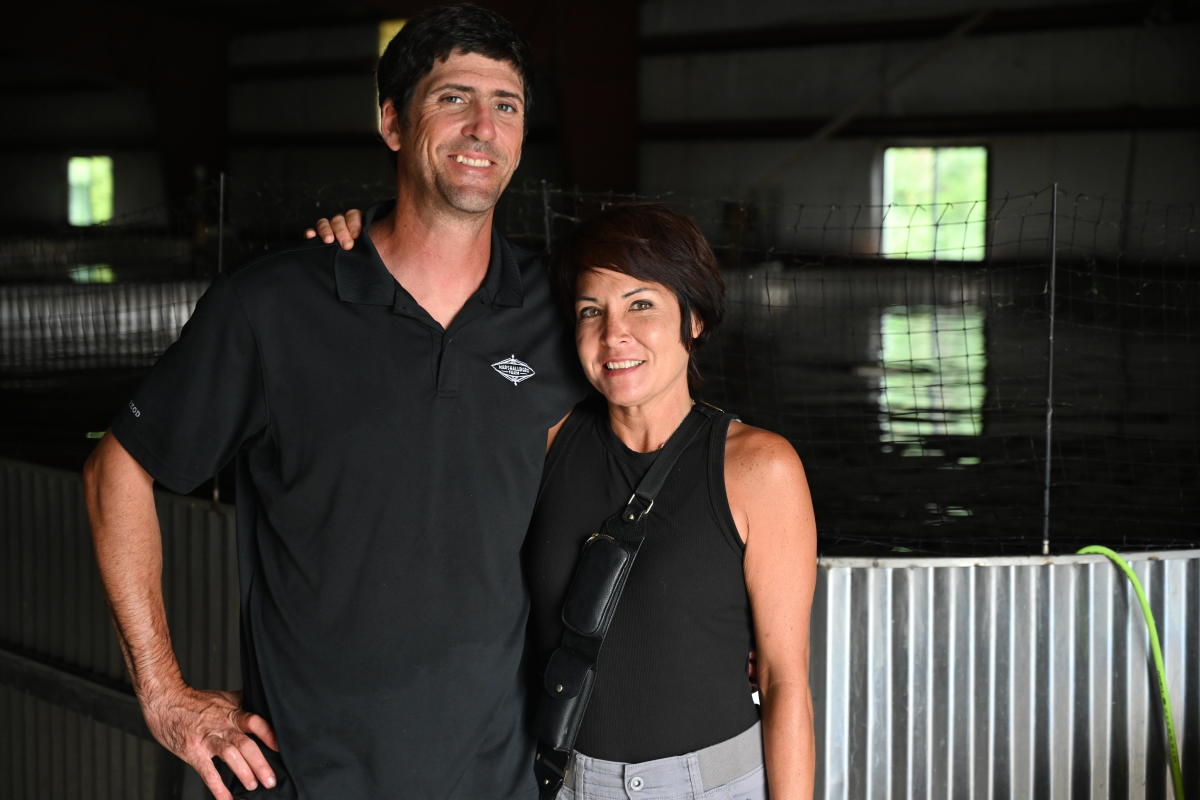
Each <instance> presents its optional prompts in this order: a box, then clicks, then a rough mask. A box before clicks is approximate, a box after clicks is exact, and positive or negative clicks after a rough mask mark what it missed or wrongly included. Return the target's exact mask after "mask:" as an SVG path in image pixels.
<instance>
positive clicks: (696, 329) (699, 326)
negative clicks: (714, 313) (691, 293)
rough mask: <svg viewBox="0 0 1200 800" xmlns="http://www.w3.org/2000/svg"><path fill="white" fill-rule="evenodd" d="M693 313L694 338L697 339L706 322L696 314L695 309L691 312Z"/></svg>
mask: <svg viewBox="0 0 1200 800" xmlns="http://www.w3.org/2000/svg"><path fill="white" fill-rule="evenodd" d="M691 314H692V338H693V339H695V338H696V337H698V336H699V335H700V334H701V333H702V332H703V331H704V323H703V322H701V321H700V318H699V317H698V316H696V312H695V311H693V312H691Z"/></svg>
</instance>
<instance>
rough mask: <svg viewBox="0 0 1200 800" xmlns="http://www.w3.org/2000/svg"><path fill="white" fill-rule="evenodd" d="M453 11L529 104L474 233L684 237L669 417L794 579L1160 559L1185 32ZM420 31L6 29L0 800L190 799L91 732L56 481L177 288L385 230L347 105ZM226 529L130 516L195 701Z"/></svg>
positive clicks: (1173, 392) (876, 1) (984, 10)
mask: <svg viewBox="0 0 1200 800" xmlns="http://www.w3.org/2000/svg"><path fill="white" fill-rule="evenodd" d="M482 4H483V5H486V6H487V7H489V8H493V9H495V10H496V11H498V12H500V13H501V14H503V15H505V16H506V17H508V18H509V19H510V20H512V21H513V22H514V24H515V25H516V26H517V28H518V29H519V30H520V31H521V32H522V33H523V34H524V35H525V36H526V37H527V39H528V40H529V42H530V43H531V45H532V48H533V51H534V55H535V62H536V63H535V68H536V79H535V83H534V97H535V101H534V104H533V106H532V112H531V117H530V120H529V124H528V131H527V136H526V140H525V145H524V155H523V159H522V162H521V165H520V167H519V169H518V171H517V173H516V176H515V178H514V179H513V182H512V184H511V185H510V188H509V190H508V192H507V193H506V195H505V197H504V199H503V200H502V201H501V205H500V207H499V210H498V214H497V220H498V225H499V226H500V227H501V228H502V229H503V230H504V231H505V232H506V233H507V234H508V235H509V236H510V237H511V238H512V239H514V240H515V241H518V242H520V243H522V244H524V245H526V246H528V247H531V248H534V249H544V250H546V251H550V250H552V249H553V245H554V242H555V240H556V239H557V238H558V237H559V236H561V234H562V233H563V232H564V231H567V230H569V228H570V226H571V225H572V224H573V223H574V222H575V221H577V220H578V219H579V218H580V217H582V216H584V215H586V214H587V213H588V212H589V211H590V210H594V209H596V208H598V207H600V206H602V205H603V204H604V203H606V202H612V201H614V200H619V199H627V198H645V199H656V200H660V201H662V202H665V203H667V204H669V205H672V206H673V207H676V208H678V209H681V210H684V211H686V212H687V213H689V214H690V215H691V216H692V217H693V218H695V219H696V220H697V221H698V222H699V223H700V225H701V227H702V228H703V230H704V231H705V233H706V235H707V236H708V237H709V239H710V241H711V242H712V244H713V245H714V247H715V249H716V250H717V253H718V256H719V258H720V259H721V262H722V266H723V269H724V276H725V281H726V283H727V286H728V289H729V308H728V312H727V317H726V321H725V323H724V327H723V328H722V330H721V332H720V334H719V336H718V337H717V338H716V339H715V340H714V341H713V342H712V343H711V344H710V345H709V347H708V348H707V350H706V351H705V352H704V353H703V356H702V366H703V372H704V375H705V385H704V389H703V394H704V396H705V397H706V399H708V400H710V401H711V402H713V403H715V404H717V405H719V406H722V407H726V408H729V409H730V410H733V411H736V412H738V413H739V414H740V415H741V416H742V417H743V418H744V419H745V420H746V421H747V422H750V423H754V424H759V425H761V426H763V427H767V428H770V429H772V430H776V431H779V432H780V433H782V434H784V435H785V436H786V437H787V438H788V439H790V440H791V441H792V443H793V444H794V445H795V446H796V449H797V450H798V452H799V453H800V455H801V457H802V458H803V460H804V462H805V466H806V470H807V472H808V477H809V480H810V482H811V486H812V492H813V497H814V501H815V505H816V513H817V520H818V530H819V535H820V539H819V541H820V554H821V555H822V556H823V557H841V556H847V557H859V556H862V557H868V558H882V557H909V556H914V557H917V556H931V557H933V556H951V557H964V558H976V557H980V558H983V557H993V556H1003V557H1008V556H1038V555H1043V554H1044V555H1064V554H1071V553H1074V552H1075V551H1076V550H1078V549H1079V548H1080V547H1082V546H1084V545H1087V544H1103V545H1107V546H1109V547H1113V548H1115V549H1120V550H1124V551H1184V550H1191V549H1196V548H1200V122H1198V120H1200V10H1198V9H1197V6H1196V5H1195V4H1194V3H1192V2H1187V1H1186V0H1139V1H1135V2H1124V1H1118V2H1103V3H1099V2H1083V1H1079V0H1011V1H1010V2H1003V3H985V2H981V1H980V0H930V2H928V3H923V4H919V5H910V4H897V3H892V2H883V1H882V0H847V1H846V2H841V3H825V2H822V3H818V2H809V3H796V2H789V1H788V0H755V2H748V3H737V2H733V1H732V0H642V2H633V0H612V2H607V3H595V2H593V3H553V2H521V1H520V0H482ZM425 5H426V4H423V3H410V2H399V1H392V2H388V1H387V0H370V1H366V0H352V1H351V2H347V3H342V4H339V5H335V6H330V5H316V4H296V3H290V4H285V3H277V2H247V3H236V4H235V3H219V2H185V3H175V4H99V3H93V4H74V3H67V4H58V5H54V6H41V7H36V8H30V9H26V10H25V12H24V13H25V15H26V17H25V20H24V21H23V23H22V24H20V25H15V24H13V25H8V26H6V30H5V33H4V34H3V36H4V46H3V49H2V50H0V61H2V63H3V66H4V69H3V70H0V97H2V98H3V104H4V106H5V108H6V114H5V117H6V121H5V124H4V125H3V126H0V175H3V176H4V187H3V191H0V420H2V421H0V504H2V505H3V509H0V526H2V527H3V531H2V533H3V547H4V549H3V551H0V552H2V553H3V556H2V557H0V561H2V562H3V567H2V569H0V576H2V578H0V584H2V585H3V586H4V589H3V592H4V594H3V598H4V601H3V607H4V609H5V610H4V611H3V612H0V715H2V716H3V717H4V722H3V727H0V730H4V731H5V736H4V738H3V739H2V741H15V740H19V739H21V740H29V741H26V745H25V746H23V747H19V748H18V747H15V746H7V745H6V746H4V747H2V748H0V750H3V751H4V755H0V798H8V797H11V798H14V799H15V798H32V797H53V798H76V797H79V798H85V797H97V798H99V797H112V798H118V797H120V798H134V797H137V798H142V797H145V798H167V797H179V796H183V797H200V796H202V795H201V794H199V793H198V792H200V791H201V789H200V788H199V787H197V786H196V785H195V784H194V783H193V782H192V781H193V779H194V776H189V777H185V775H184V773H183V771H182V768H181V767H180V766H179V765H178V764H176V763H174V762H172V761H170V760H169V758H167V757H165V756H163V755H162V754H161V752H160V751H159V750H158V749H157V748H156V746H155V745H154V744H153V742H152V741H150V740H148V739H147V738H146V737H147V736H148V734H147V733H146V731H145V727H144V725H143V724H142V723H141V719H140V716H139V715H138V713H137V709H136V704H132V700H131V695H130V694H129V689H128V683H127V680H126V678H125V677H124V672H123V667H122V665H121V661H120V656H119V653H118V651H117V650H116V646H115V644H114V643H113V642H112V641H111V634H110V633H109V631H108V627H107V625H108V623H107V615H106V612H105V609H104V607H103V603H102V600H101V597H102V595H101V594H100V592H99V588H98V583H97V578H96V576H95V567H94V565H93V564H92V562H91V555H90V549H89V545H88V537H87V531H86V524H85V521H84V517H83V513H84V512H83V510H82V503H81V500H80V499H79V497H78V473H79V470H80V467H81V464H82V463H83V460H84V459H85V458H86V456H87V454H88V453H89V452H90V450H91V448H92V447H93V446H94V444H95V442H96V440H97V438H98V437H99V436H100V435H101V434H102V432H103V431H104V430H105V429H106V428H107V426H108V421H109V420H110V419H111V418H112V416H113V414H114V413H115V412H116V410H117V409H118V408H120V407H121V406H123V405H124V403H125V402H126V401H127V399H128V393H129V392H130V390H131V389H132V387H133V386H135V385H136V383H137V381H138V380H139V378H140V377H141V376H142V375H144V374H145V372H146V370H147V369H148V368H149V366H150V365H151V364H153V362H154V360H155V359H156V358H157V357H158V356H159V355H160V354H161V353H162V352H163V350H165V349H166V347H167V346H168V345H169V344H170V343H171V342H172V341H173V340H174V338H175V337H176V336H177V335H178V332H179V329H180V327H181V326H182V325H183V324H184V322H185V321H186V320H187V318H188V316H189V314H190V313H191V310H192V308H193V306H194V305H195V302H196V300H197V298H198V297H199V296H200V294H202V293H203V291H204V289H205V288H206V287H207V286H208V284H209V283H210V282H211V281H212V279H213V278H214V277H215V276H216V275H218V274H219V273H222V272H228V271H233V270H237V269H239V268H240V267H241V266H242V265H244V264H246V263H247V262H249V261H252V260H253V259H254V258H256V257H258V256H260V255H262V254H264V253H267V252H270V251H271V250H272V249H274V248H278V247H281V246H287V245H290V244H292V243H294V242H297V241H299V240H300V239H301V238H302V237H303V231H304V229H305V228H306V227H307V226H309V225H310V224H312V223H313V221H314V220H315V219H317V218H318V217H321V216H326V215H329V214H331V213H335V212H337V211H339V210H342V209H345V208H351V207H364V206H366V205H368V204H371V203H373V202H377V201H379V200H383V199H386V198H388V197H389V196H391V193H392V191H393V190H392V182H393V175H392V172H391V166H390V162H389V159H388V153H387V151H386V149H385V148H384V147H383V146H382V145H381V144H380V140H379V134H378V131H377V116H376V115H377V111H378V107H377V105H376V100H375V89H374V81H373V69H374V65H375V61H376V59H377V58H378V55H379V53H380V49H381V44H382V43H386V40H387V38H389V37H390V35H391V33H392V32H394V31H395V30H396V29H397V27H396V26H397V25H398V23H400V22H401V21H402V20H404V19H405V18H406V17H408V16H410V15H411V14H412V13H414V12H415V11H417V10H419V9H421V8H423V7H424V6H425ZM232 495H233V480H232V475H231V474H225V472H222V473H221V474H218V475H214V476H213V480H212V481H211V482H210V483H208V484H206V485H205V486H204V487H202V488H201V489H200V490H198V491H197V492H196V493H195V494H194V495H193V496H192V497H190V498H175V499H174V500H171V501H170V502H173V503H175V504H176V505H174V506H171V508H172V509H173V511H172V512H171V513H173V514H175V524H177V525H179V526H182V528H186V529H187V530H188V531H190V532H191V533H192V534H193V535H191V536H190V538H187V539H186V540H181V541H180V542H179V543H177V544H176V545H169V546H171V547H174V548H176V550H175V551H174V552H173V555H172V558H173V559H175V560H170V559H169V565H168V582H170V581H171V580H172V575H175V573H173V572H172V570H178V571H179V572H178V574H177V575H175V577H176V578H177V579H178V582H179V585H180V586H181V587H183V586H185V585H186V587H188V588H186V590H185V589H184V588H180V589H179V590H178V592H179V593H180V595H179V596H178V597H177V598H176V599H177V600H178V602H179V603H180V605H181V607H182V606H189V607H192V608H194V609H203V614H201V612H200V611H195V612H194V613H196V614H197V615H200V616H203V618H204V620H207V621H204V620H201V619H200V616H197V618H196V619H195V620H191V621H188V620H187V619H183V618H181V619H182V621H181V622H180V623H179V624H180V626H181V630H182V633H181V634H180V635H179V636H178V643H179V646H180V648H181V650H182V651H183V654H182V656H181V658H182V659H183V660H184V661H185V662H186V664H187V668H188V669H189V670H191V671H192V672H193V674H195V675H199V676H202V679H203V680H207V681H209V682H211V683H213V684H219V683H225V684H233V683H236V681H237V672H236V670H237V660H236V648H237V626H236V625H237V605H236V598H235V599H233V600H231V599H230V597H229V594H230V593H231V592H234V590H235V588H236V585H237V584H236V580H237V579H236V572H235V568H234V567H233V566H232V563H231V562H232V558H233V555H232V552H233V551H232V543H231V540H230V539H229V533H230V530H231V526H232V513H233V512H232V510H231V507H230V506H229V503H231V502H232V501H233V500H234V499H235V498H234V497H233V496H232ZM47 530H53V531H57V532H58V533H57V534H55V535H54V536H50V535H48V534H46V533H45V532H46V531H47ZM204 531H211V532H214V535H213V536H212V537H208V538H204V537H201V536H199V535H198V534H199V533H202V532H204ZM218 531H219V532H220V533H221V535H220V536H217V535H215V532H218ZM1193 566H1195V562H1193ZM1192 572H1193V573H1196V570H1194V569H1193V570H1192ZM189 574H190V575H191V577H190V578H189V577H187V575H189ZM201 574H202V579H198V578H197V576H198V575H201ZM1189 574H1190V573H1189ZM1189 580H1190V581H1191V584H1190V585H1191V586H1192V587H1193V590H1194V587H1195V586H1197V585H1200V573H1196V574H1195V575H1191V577H1190V578H1189ZM1195 602H1196V601H1195V597H1194V593H1193V595H1192V599H1191V603H1192V604H1193V605H1194V604H1195ZM176 613H179V614H183V615H184V616H185V617H186V614H185V612H184V611H179V612H176V611H175V610H174V609H172V614H176ZM206 626H207V627H206ZM206 630H212V631H217V630H219V631H220V636H223V637H226V644H231V647H230V648H229V649H230V650H232V651H233V653H234V655H233V657H232V660H231V659H230V658H229V657H228V654H227V653H225V652H221V653H220V654H214V653H213V652H212V650H211V647H210V645H211V639H212V637H211V636H206V635H205V633H204V631H206ZM189 637H191V638H189ZM1195 639H1196V636H1194V635H1193V636H1192V637H1191V638H1190V639H1189V640H1188V641H1189V642H1190V645H1189V647H1190V652H1193V653H1194V652H1197V651H1200V644H1198V643H1197V642H1196V641H1194V640H1195ZM1193 658H1195V656H1193ZM1193 678H1194V676H1193ZM197 679H198V680H199V679H200V678H197ZM1192 683H1193V684H1194V683H1195V680H1194V679H1193V681H1192ZM1197 693H1200V687H1194V688H1193V690H1192V692H1190V693H1189V696H1190V697H1192V698H1194V697H1196V696H1197ZM1192 702H1193V703H1194V700H1193V701H1192ZM76 717H80V718H86V719H87V722H86V724H83V723H79V722H77V721H76ZM1190 719H1191V720H1192V722H1191V725H1192V730H1193V733H1192V734H1191V736H1192V738H1191V740H1190V744H1188V745H1187V747H1190V748H1191V749H1190V752H1191V753H1193V754H1196V753H1200V740H1198V738H1197V737H1196V734H1195V731H1196V730H1200V720H1198V719H1197V714H1196V713H1195V712H1194V708H1193V713H1192V714H1191V715H1190ZM105 731H111V732H113V733H111V735H110V734H109V733H105ZM39 737H40V738H39ZM1196 763H1200V758H1193V759H1192V766H1190V767H1189V769H1190V770H1191V772H1190V775H1191V776H1192V778H1191V785H1195V784H1197V783H1200V776H1198V775H1197V772H1196V766H1195V764H1196ZM1154 785H1155V784H1152V788H1153V786H1154ZM1160 788H1161V787H1160ZM829 791H831V792H832V790H831V789H830V790H829ZM1193 791H1194V790H1193ZM828 796H837V795H835V794H829V795H828ZM946 796H950V795H946ZM963 796H965V795H963ZM972 796H974V795H972ZM980 796H982V795H980ZM1012 796H1020V795H1018V794H1014V795H1012ZM1038 796H1047V797H1049V796H1059V795H1057V794H1055V793H1054V792H1051V791H1049V790H1047V792H1046V793H1039V794H1038ZM1077 796H1101V795H1099V794H1095V795H1077ZM1103 796H1106V797H1107V796H1109V795H1107V794H1105V795H1103ZM1112 796H1113V797H1116V796H1118V795H1116V794H1113V795H1112ZM1130 796H1133V795H1130ZM1137 796H1139V797H1140V796H1142V795H1137ZM1145 796H1147V797H1150V796H1154V795H1152V794H1146V795H1145ZM1161 796H1166V795H1165V794H1163V795H1161Z"/></svg>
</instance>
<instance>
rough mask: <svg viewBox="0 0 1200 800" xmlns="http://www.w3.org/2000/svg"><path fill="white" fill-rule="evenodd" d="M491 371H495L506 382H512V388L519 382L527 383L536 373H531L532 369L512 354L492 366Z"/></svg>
mask: <svg viewBox="0 0 1200 800" xmlns="http://www.w3.org/2000/svg"><path fill="white" fill-rule="evenodd" d="M492 369H494V370H496V374H497V375H499V376H500V377H501V378H504V379H505V380H506V381H512V384H513V386H516V385H517V384H518V383H520V382H521V381H527V380H529V379H530V378H532V377H533V376H534V375H536V374H537V373H536V372H534V371H533V367H531V366H529V365H528V364H526V363H525V362H524V361H522V360H521V359H519V358H517V356H516V355H515V354H514V355H512V356H509V357H508V358H506V359H504V360H503V361H497V362H496V363H495V364H492Z"/></svg>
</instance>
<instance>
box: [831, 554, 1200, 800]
mask: <svg viewBox="0 0 1200 800" xmlns="http://www.w3.org/2000/svg"><path fill="white" fill-rule="evenodd" d="M1130 560H1131V561H1132V563H1133V566H1134V571H1135V572H1136V573H1137V575H1138V577H1139V579H1140V580H1141V581H1142V583H1143V585H1144V587H1145V589H1146V593H1147V595H1148V597H1149V598H1150V602H1151V606H1152V608H1153V609H1154V614H1155V617H1156V619H1157V624H1158V628H1159V633H1160V636H1161V638H1162V647H1163V656H1164V659H1165V663H1166V667H1167V674H1168V681H1169V686H1170V688H1171V692H1172V705H1173V714H1174V716H1175V723H1176V726H1177V732H1178V734H1179V736H1180V742H1181V747H1182V750H1183V752H1184V763H1185V769H1186V770H1187V771H1188V772H1189V773H1190V774H1188V775H1186V777H1188V778H1190V780H1189V781H1187V782H1186V784H1185V785H1189V786H1191V787H1195V788H1193V789H1191V791H1193V792H1195V791H1198V790H1200V776H1198V775H1197V765H1198V764H1200V552H1198V551H1188V552H1172V553H1157V554H1141V555H1137V556H1132V557H1131V558H1130ZM812 637H813V654H812V657H813V664H812V669H811V673H812V680H813V691H814V695H815V698H816V700H817V702H816V719H817V728H818V737H817V738H818V770H817V772H818V787H819V792H818V795H819V796H821V797H828V798H842V797H850V798H859V797H863V798H922V799H925V798H932V799H936V798H955V799H956V800H957V799H958V798H1068V797H1070V798H1077V797H1084V798H1113V799H1114V800H1115V799H1116V798H1139V799H1140V798H1146V799H1147V800H1160V798H1167V797H1170V796H1171V789H1170V778H1169V773H1168V767H1167V761H1166V744H1165V735H1164V733H1163V727H1162V722H1161V717H1162V714H1161V711H1160V709H1159V706H1158V705H1157V703H1158V700H1157V697H1158V693H1157V688H1156V683H1155V680H1154V678H1153V674H1152V673H1151V671H1150V668H1151V666H1152V665H1151V655H1150V648H1149V644H1148V640H1147V636H1146V630H1145V624H1144V623H1143V621H1142V614H1141V610H1140V607H1139V606H1138V605H1137V600H1136V597H1135V595H1134V593H1133V590H1132V588H1130V587H1129V586H1128V584H1127V582H1126V580H1125V578H1124V576H1123V575H1121V574H1120V573H1119V572H1118V571H1117V569H1115V568H1114V567H1113V566H1112V565H1110V564H1109V563H1108V562H1107V561H1106V560H1104V559H1102V558H1099V557H1078V556H1075V557H1071V556H1068V557H1056V558H1040V557H1039V558H991V559H914V560H896V559H887V560H871V559H827V560H824V561H823V562H822V563H821V567H820V578H819V584H818V590H817V598H816V604H815V607H814V612H813V632H812Z"/></svg>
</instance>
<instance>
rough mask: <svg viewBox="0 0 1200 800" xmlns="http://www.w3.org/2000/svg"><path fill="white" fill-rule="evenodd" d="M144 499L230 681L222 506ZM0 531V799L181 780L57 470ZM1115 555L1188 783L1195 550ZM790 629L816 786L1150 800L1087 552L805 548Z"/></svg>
mask: <svg viewBox="0 0 1200 800" xmlns="http://www.w3.org/2000/svg"><path fill="white" fill-rule="evenodd" d="M158 501H159V509H160V520H161V522H162V525H163V530H164V534H165V536H164V538H165V553H164V559H165V572H166V574H165V578H164V583H165V585H166V590H167V601H168V610H169V614H170V619H171V625H172V632H173V635H174V639H175V646H176V650H177V651H178V653H179V656H180V660H181V663H182V664H183V669H184V675H185V677H187V678H188V680H190V681H191V682H193V683H194V684H196V685H199V686H204V687H236V686H238V685H240V679H239V676H238V666H237V664H238V624H237V575H236V568H235V563H234V562H235V547H234V536H233V524H234V523H233V511H232V509H231V508H230V507H228V506H222V505H214V504H212V503H209V502H205V501H201V500H194V499H191V498H181V497H177V496H173V495H169V494H165V493H160V494H159V495H158ZM0 526H2V528H0V537H2V538H0V557H2V558H0V593H2V594H0V720H2V722H0V741H3V743H4V746H3V747H0V797H3V798H14V800H17V799H20V800H26V799H28V800H32V798H39V800H40V798H43V797H55V798H60V797H61V798H76V797H78V798H114V800H115V799H116V798H121V799H122V800H126V799H127V798H131V799H137V800H140V799H141V798H146V799H147V800H150V798H166V797H168V796H173V794H174V793H175V792H178V791H179V788H180V780H181V778H182V777H183V775H184V774H185V771H184V770H183V769H181V767H180V765H179V762H176V761H174V759H171V758H169V757H167V756H165V755H164V751H161V750H160V749H159V748H157V746H156V745H154V744H152V743H151V742H149V741H147V739H146V737H148V733H147V732H146V730H145V727H144V724H142V723H141V721H140V716H139V714H138V712H137V709H136V706H135V704H134V703H133V700H132V697H130V696H129V694H128V690H127V689H125V688H123V687H124V683H123V666H122V664H121V659H120V654H119V651H118V650H117V647H116V643H115V640H114V638H113V635H112V632H111V629H110V628H109V624H108V618H107V611H106V609H105V606H104V600H103V595H102V593H101V591H100V587H99V577H98V575H97V572H96V568H95V565H94V562H93V558H92V551H91V543H90V538H89V536H88V532H87V526H86V520H85V516H84V511H83V503H82V493H81V487H80V479H79V475H78V474H76V473H71V472H66V471H61V470H53V469H48V468H45V467H40V466H33V465H29V464H23V463H19V462H15V461H9V460H2V459H0ZM1131 561H1132V562H1133V564H1134V569H1135V571H1136V572H1137V574H1138V575H1139V577H1140V578H1141V580H1142V582H1143V584H1144V585H1145V587H1146V591H1147V594H1148V596H1149V598H1150V601H1151V604H1152V606H1153V608H1154V612H1155V616H1156V618H1157V620H1158V626H1159V631H1160V634H1161V636H1162V645H1163V655H1164V657H1165V660H1166V665H1167V672H1168V680H1169V684H1170V687H1171V691H1172V693H1173V695H1172V700H1173V704H1174V714H1175V721H1176V725H1177V728H1178V733H1179V737H1180V743H1181V748H1182V750H1183V756H1184V764H1185V778H1186V782H1187V785H1188V786H1189V787H1195V788H1192V791H1193V792H1195V791H1197V789H1200V551H1181V552H1169V553H1157V554H1141V555H1136V556H1132V557H1131ZM812 623H813V627H812V642H813V649H812V663H811V675H812V683H813V694H814V700H815V713H816V725H817V756H818V765H817V786H818V797H821V798H831V799H832V798H872V799H874V798H887V799H888V800H892V799H893V798H895V799H896V800H900V799H901V798H914V799H915V798H922V800H924V799H926V798H929V799H930V800H937V798H955V800H958V799H959V798H989V799H990V798H1067V797H1070V798H1080V797H1082V798H1112V800H1116V798H1138V799H1139V800H1140V799H1141V798H1146V799H1147V800H1150V799H1151V798H1153V800H1161V798H1168V797H1170V791H1171V790H1170V788H1169V783H1170V781H1169V777H1168V772H1167V764H1166V755H1165V754H1166V747H1165V744H1164V736H1163V734H1162V724H1161V720H1160V716H1161V714H1160V712H1159V711H1158V706H1157V705H1156V703H1157V692H1156V689H1155V684H1154V679H1153V676H1152V673H1151V671H1150V663H1149V662H1150V655H1149V647H1148V644H1147V640H1146V635H1145V626H1144V624H1143V622H1142V618H1141V612H1140V609H1139V608H1138V607H1137V604H1136V600H1135V599H1134V595H1133V592H1132V590H1131V589H1130V588H1129V587H1128V585H1127V583H1126V582H1125V579H1124V577H1123V576H1122V575H1120V574H1119V573H1118V571H1117V570H1116V569H1115V568H1114V567H1112V566H1111V565H1110V564H1109V563H1108V562H1107V561H1104V560H1103V559H1101V558H1099V557H1072V556H1068V557H1056V558H1040V557H1039V558H992V559H886V560H882V559H881V560H872V559H823V560H822V561H821V563H820V567H819V575H818V583H817V596H816V598H815V603H814V607H813V620H812ZM188 781H189V784H190V785H191V786H192V787H193V789H194V786H195V782H194V781H193V780H192V779H190V778H189V779H188ZM196 796H199V795H196Z"/></svg>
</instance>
